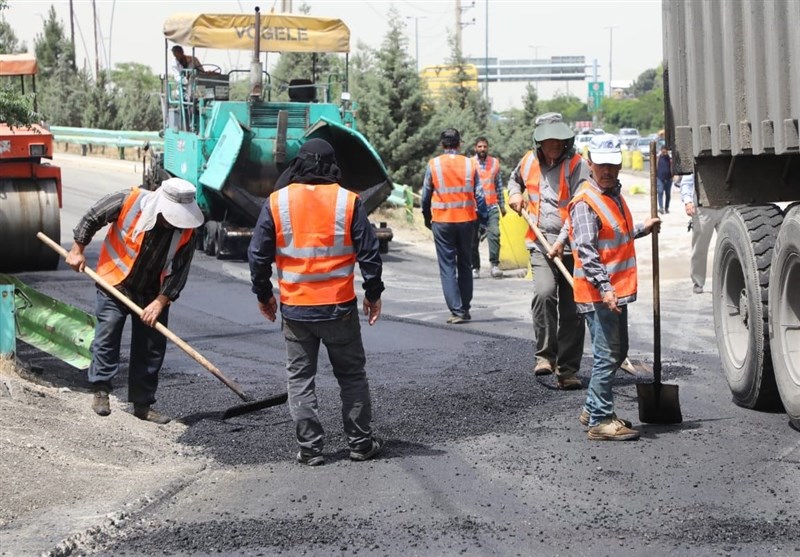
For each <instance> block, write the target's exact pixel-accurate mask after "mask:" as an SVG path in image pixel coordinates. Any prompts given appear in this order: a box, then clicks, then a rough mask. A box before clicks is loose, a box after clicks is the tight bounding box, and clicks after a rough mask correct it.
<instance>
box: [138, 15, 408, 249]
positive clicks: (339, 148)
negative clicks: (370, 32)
mask: <svg viewBox="0 0 800 557" xmlns="http://www.w3.org/2000/svg"><path fill="white" fill-rule="evenodd" d="M164 37H165V64H166V67H165V75H164V79H163V91H162V106H163V109H164V131H163V135H164V150H163V153H159V154H155V155H154V156H152V157H151V165H150V169H149V170H148V172H147V174H146V176H145V180H144V182H145V187H147V188H149V189H153V188H156V187H158V185H159V184H160V183H161V181H163V180H164V179H166V178H169V177H171V176H177V177H180V178H183V179H186V180H188V181H189V182H191V183H193V184H194V185H195V186H196V187H197V201H198V204H199V205H200V208H201V209H202V210H203V213H204V214H205V216H206V222H205V224H204V226H203V234H202V237H203V242H202V249H204V251H205V252H206V253H207V254H209V255H216V256H217V257H220V258H237V257H239V258H241V257H244V256H245V253H246V248H247V245H248V243H249V240H250V238H251V237H252V229H253V227H254V226H255V224H256V220H257V219H258V214H259V212H260V210H261V207H262V205H263V203H264V200H265V199H266V198H267V197H268V196H269V194H270V193H271V192H272V191H273V190H274V189H275V185H276V181H277V179H278V177H279V176H280V174H281V172H282V171H283V170H285V169H286V168H287V167H288V165H289V163H290V162H291V160H292V159H293V158H294V157H295V156H296V155H297V153H298V151H299V150H300V147H301V146H302V145H303V143H304V142H305V141H307V140H308V139H311V138H321V139H325V140H326V141H328V142H329V143H330V144H331V145H332V146H333V148H334V150H335V152H336V158H337V161H338V164H339V167H340V169H341V172H342V184H341V185H342V186H344V187H346V188H348V189H350V190H352V191H355V192H356V193H358V194H359V195H360V197H361V200H362V202H363V204H364V207H365V209H366V211H367V213H368V214H369V213H372V212H373V211H374V210H375V209H376V208H377V207H378V206H380V204H381V203H382V202H383V201H385V200H386V199H387V198H388V197H389V195H390V194H391V191H392V182H391V180H390V178H389V176H388V173H387V171H386V168H385V166H384V164H383V162H382V161H381V158H380V156H378V154H377V153H376V152H375V150H374V149H373V148H372V146H371V145H370V144H369V142H368V141H367V140H366V139H365V138H364V136H363V135H362V134H360V133H359V132H358V131H357V126H356V121H355V118H354V111H353V102H352V100H351V99H350V94H349V92H348V87H347V81H348V69H347V57H348V52H349V48H350V46H349V43H350V31H349V29H348V28H347V26H346V25H345V24H344V22H342V21H341V20H338V19H332V18H320V17H310V16H304V15H295V14H268V15H263V16H262V15H261V13H260V11H259V10H258V8H256V10H255V13H254V14H253V15H248V14H193V13H192V14H186V13H183V14H175V15H173V16H171V17H169V18H168V19H167V20H166V21H165V23H164ZM170 43H173V44H176V45H180V46H181V47H183V48H187V49H188V48H191V55H192V56H194V54H195V49H196V48H213V49H225V50H248V51H251V52H252V54H253V55H252V61H251V62H250V66H249V68H247V69H234V70H231V71H229V72H227V73H224V72H222V70H221V69H220V68H218V67H213V66H211V65H209V64H205V65H203V67H202V68H199V69H198V68H192V67H189V68H186V69H182V70H180V75H179V76H177V80H175V79H171V72H170V60H171V58H172V56H171V55H170V54H169V48H170ZM262 52H279V53H287V52H302V53H309V54H312V55H313V57H314V58H313V59H314V60H316V56H317V54H318V53H330V52H333V53H341V54H344V56H345V65H344V67H345V70H344V75H337V76H323V75H309V76H307V78H304V79H295V80H292V81H290V82H288V83H285V84H282V85H284V86H285V89H286V90H287V91H288V97H289V99H288V101H285V102H281V101H277V100H272V98H271V97H272V90H273V87H271V86H270V85H271V84H272V81H273V79H274V78H273V77H272V76H270V74H269V73H268V72H266V71H265V70H264V68H263V66H262V62H261V56H260V55H261V53H262ZM187 54H188V53H187ZM314 66H315V68H314V70H312V73H314V74H316V73H318V72H317V71H316V64H314ZM243 73H244V74H246V75H247V76H248V80H249V83H248V87H249V95H248V98H247V99H246V100H231V98H230V92H231V85H232V81H233V80H234V79H235V77H236V76H237V74H238V75H241V74H243ZM334 85H336V86H337V87H336V88H337V89H341V93H340V99H339V102H338V103H335V102H332V99H331V96H332V91H333V90H334ZM373 226H374V225H373ZM376 232H377V235H378V239H379V241H380V247H381V251H382V252H386V250H387V249H388V242H389V241H390V240H391V239H392V231H391V229H390V228H389V227H387V226H385V224H384V223H381V225H380V226H379V227H376Z"/></svg>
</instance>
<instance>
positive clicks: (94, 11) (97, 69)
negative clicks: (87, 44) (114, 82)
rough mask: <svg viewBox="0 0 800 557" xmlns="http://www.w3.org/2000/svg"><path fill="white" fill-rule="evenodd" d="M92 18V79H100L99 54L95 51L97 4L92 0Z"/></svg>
mask: <svg viewBox="0 0 800 557" xmlns="http://www.w3.org/2000/svg"><path fill="white" fill-rule="evenodd" d="M92 19H93V20H94V79H95V83H96V82H98V81H99V80H100V55H99V54H98V51H97V4H96V2H95V0H92Z"/></svg>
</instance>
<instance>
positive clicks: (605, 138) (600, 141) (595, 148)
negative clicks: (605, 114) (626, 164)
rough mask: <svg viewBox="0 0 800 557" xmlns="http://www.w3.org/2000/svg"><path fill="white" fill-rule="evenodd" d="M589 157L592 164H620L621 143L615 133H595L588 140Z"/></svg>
mask: <svg viewBox="0 0 800 557" xmlns="http://www.w3.org/2000/svg"><path fill="white" fill-rule="evenodd" d="M589 158H590V159H591V161H592V162H593V163H594V164H615V165H616V164H622V144H621V143H620V140H619V138H618V137H617V136H616V135H612V134H610V133H607V134H604V135H596V136H594V137H593V138H592V140H591V141H590V142H589Z"/></svg>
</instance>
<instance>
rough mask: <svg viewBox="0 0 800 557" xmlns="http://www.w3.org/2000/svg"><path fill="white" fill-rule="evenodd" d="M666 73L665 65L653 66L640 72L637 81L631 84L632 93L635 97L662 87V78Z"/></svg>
mask: <svg viewBox="0 0 800 557" xmlns="http://www.w3.org/2000/svg"><path fill="white" fill-rule="evenodd" d="M663 74H664V69H663V67H658V68H651V69H649V70H645V71H643V72H642V73H640V74H639V77H637V78H636V81H634V82H633V85H632V86H631V95H633V96H634V97H641V96H642V95H644V94H645V93H649V92H650V91H652V90H653V89H660V88H661V87H662V86H661V81H662V78H661V76H662V75H663Z"/></svg>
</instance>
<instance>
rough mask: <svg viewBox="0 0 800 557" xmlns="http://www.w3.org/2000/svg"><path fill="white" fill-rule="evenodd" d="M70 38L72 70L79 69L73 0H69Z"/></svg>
mask: <svg viewBox="0 0 800 557" xmlns="http://www.w3.org/2000/svg"><path fill="white" fill-rule="evenodd" d="M69 40H70V41H72V71H77V69H78V68H77V67H76V66H75V57H76V54H75V12H74V11H73V8H72V0H69Z"/></svg>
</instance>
